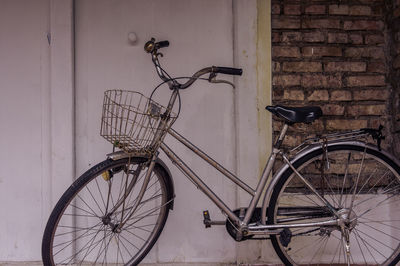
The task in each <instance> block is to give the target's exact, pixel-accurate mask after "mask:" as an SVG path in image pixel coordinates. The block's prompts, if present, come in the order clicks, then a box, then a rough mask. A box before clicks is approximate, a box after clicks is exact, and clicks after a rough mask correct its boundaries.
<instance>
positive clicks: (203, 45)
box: [75, 0, 236, 262]
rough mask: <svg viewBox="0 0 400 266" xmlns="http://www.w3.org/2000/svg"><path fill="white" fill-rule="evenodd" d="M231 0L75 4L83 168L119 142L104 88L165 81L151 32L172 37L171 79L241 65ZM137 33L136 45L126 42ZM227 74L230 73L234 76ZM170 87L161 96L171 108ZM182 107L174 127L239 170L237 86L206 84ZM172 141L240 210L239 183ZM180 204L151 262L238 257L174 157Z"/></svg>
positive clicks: (189, 93)
mask: <svg viewBox="0 0 400 266" xmlns="http://www.w3.org/2000/svg"><path fill="white" fill-rule="evenodd" d="M231 5H232V2H231V1H226V0H220V1H214V0H208V1H195V0H192V1H187V0H179V1H172V0H170V1H160V0H159V1H155V0H152V1H122V0H119V1H108V0H101V1H99V0H85V1H76V21H75V23H76V62H75V64H76V151H77V169H78V171H77V172H78V173H83V172H84V171H85V170H86V169H88V168H89V167H90V166H92V165H94V164H96V163H97V162H99V161H101V160H103V159H105V154H106V153H109V152H111V151H112V146H111V144H109V143H107V142H106V141H105V140H103V139H102V138H101V137H100V136H99V129H100V117H101V108H102V106H101V104H102V99H103V92H104V91H105V90H107V89H128V90H135V91H140V92H142V93H143V94H144V95H146V96H149V95H150V94H151V91H152V89H153V88H154V87H155V86H156V85H157V84H159V83H160V79H159V78H158V76H157V75H156V73H155V69H154V66H153V64H152V62H151V58H150V56H149V55H148V54H146V53H145V52H144V50H143V45H144V43H145V42H146V41H147V40H149V39H150V38H151V37H155V38H157V39H158V40H164V39H167V40H169V41H170V47H168V48H165V49H163V50H161V52H162V53H163V54H164V57H162V58H161V59H160V61H161V63H162V66H163V67H164V68H165V69H166V70H167V71H168V73H170V74H171V75H172V76H189V75H192V74H193V73H194V72H195V71H197V70H199V69H201V68H203V67H207V66H212V65H222V66H232V65H233V36H232V25H233V22H232V6H231ZM130 32H134V33H136V35H137V37H138V42H137V44H132V43H130V42H129V40H128V34H129V33H130ZM228 79H229V77H228ZM168 93H169V90H168V88H167V87H165V86H163V87H161V88H160V89H159V91H157V93H156V96H155V97H156V99H157V101H160V103H162V104H164V105H165V104H166V101H167V100H168V99H167V96H168ZM181 97H182V102H183V104H182V110H181V115H180V119H178V121H177V122H176V124H175V125H174V128H175V129H176V130H178V131H179V132H181V133H182V134H183V135H185V136H187V137H188V138H189V139H191V140H192V141H193V142H194V143H196V144H197V145H198V146H199V147H200V148H202V149H204V150H205V151H207V152H209V154H210V155H211V156H212V157H214V158H215V159H216V160H218V161H220V162H221V163H222V164H223V165H225V166H226V167H227V168H228V169H234V166H235V154H234V152H235V140H234V112H233V109H234V107H233V89H232V88H231V87H230V86H228V85H211V84H209V83H207V82H198V83H197V84H196V85H194V86H193V87H191V88H190V89H188V90H186V91H182V93H181ZM167 144H170V145H171V147H172V148H173V149H174V150H176V151H177V153H178V154H179V155H182V157H184V158H187V159H186V162H187V163H188V164H189V165H190V166H191V167H193V170H195V171H196V172H197V173H198V174H199V175H200V176H201V177H204V181H205V182H207V183H208V184H210V187H212V188H213V189H215V191H216V192H217V193H218V194H219V195H221V197H222V198H223V199H224V200H226V202H227V203H228V205H229V206H234V203H235V189H234V187H233V185H232V184H231V183H230V182H228V181H227V180H225V179H224V178H223V177H221V176H219V175H218V174H217V173H216V172H215V171H213V170H212V169H210V168H206V167H205V166H204V164H203V163H202V162H201V161H199V160H198V159H197V158H195V157H193V156H192V155H191V153H190V152H188V151H187V150H186V149H184V148H183V147H181V146H179V144H177V143H175V142H174V141H173V140H172V139H171V138H167ZM163 158H164V157H163ZM168 165H169V167H170V169H171V171H172V174H173V176H174V182H175V192H176V195H177V196H176V201H175V206H174V210H173V211H172V212H171V214H170V217H169V218H168V221H167V224H166V227H165V229H164V232H163V233H162V234H161V237H160V239H159V241H158V243H157V246H156V247H154V248H153V250H152V252H151V254H149V256H148V257H147V258H146V261H148V262H155V261H161V262H172V261H173V262H196V261H202V262H207V261H209V262H213V261H218V262H223V261H235V258H236V255H235V243H234V241H232V240H231V239H229V236H228V234H227V233H226V232H225V229H224V227H213V228H212V229H209V230H205V229H204V225H203V222H202V219H203V218H202V210H205V209H208V210H210V212H211V215H212V218H213V219H220V220H221V219H225V217H224V216H223V215H221V212H220V211H219V210H218V209H217V208H215V207H214V206H213V204H212V203H211V201H209V200H208V199H207V198H206V196H204V195H203V194H202V193H201V192H200V191H199V190H197V189H196V188H195V186H193V185H192V183H191V182H190V181H188V180H187V179H186V178H185V177H184V176H183V175H182V174H181V173H180V172H179V171H177V170H176V168H175V167H174V166H173V165H172V164H170V163H168Z"/></svg>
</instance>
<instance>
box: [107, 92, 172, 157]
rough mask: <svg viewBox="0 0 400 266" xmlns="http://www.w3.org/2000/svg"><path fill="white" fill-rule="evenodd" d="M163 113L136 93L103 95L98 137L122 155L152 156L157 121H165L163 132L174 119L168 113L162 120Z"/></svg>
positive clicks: (157, 125) (108, 93)
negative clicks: (118, 149) (123, 152)
mask: <svg viewBox="0 0 400 266" xmlns="http://www.w3.org/2000/svg"><path fill="white" fill-rule="evenodd" d="M166 110H167V109H166V108H165V107H163V106H162V105H160V104H158V103H156V102H155V101H153V100H151V99H149V98H147V97H145V96H143V94H141V93H139V92H136V91H125V90H108V91H106V92H104V103H103V113H102V117H101V129H100V135H101V136H102V137H104V138H105V139H106V140H107V141H109V142H111V143H112V144H113V145H114V147H117V148H120V149H122V150H124V151H126V152H146V153H147V152H152V151H153V150H154V146H155V145H156V143H154V136H155V135H156V133H157V132H158V131H161V129H159V125H160V123H161V121H162V120H163V119H164V120H166V123H167V124H166V127H165V128H164V130H167V129H168V128H169V127H170V126H171V125H172V124H173V122H174V121H175V120H176V118H177V116H176V114H174V113H172V112H171V114H170V115H169V117H165V114H166ZM160 133H163V132H160Z"/></svg>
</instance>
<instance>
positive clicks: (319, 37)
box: [303, 31, 325, 42]
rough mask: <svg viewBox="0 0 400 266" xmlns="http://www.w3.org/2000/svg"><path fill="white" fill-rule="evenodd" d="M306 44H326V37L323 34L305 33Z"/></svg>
mask: <svg viewBox="0 0 400 266" xmlns="http://www.w3.org/2000/svg"><path fill="white" fill-rule="evenodd" d="M303 41H304V42H324V41H325V35H324V34H323V33H322V32H318V31H316V32H306V33H303Z"/></svg>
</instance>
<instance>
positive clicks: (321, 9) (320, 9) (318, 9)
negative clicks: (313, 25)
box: [305, 5, 326, 15]
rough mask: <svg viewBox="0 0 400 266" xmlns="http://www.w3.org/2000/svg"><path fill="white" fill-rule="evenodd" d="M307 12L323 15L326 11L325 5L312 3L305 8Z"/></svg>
mask: <svg viewBox="0 0 400 266" xmlns="http://www.w3.org/2000/svg"><path fill="white" fill-rule="evenodd" d="M305 12H306V14H315V15H322V14H325V13H326V6H325V5H312V6H308V7H306V9H305Z"/></svg>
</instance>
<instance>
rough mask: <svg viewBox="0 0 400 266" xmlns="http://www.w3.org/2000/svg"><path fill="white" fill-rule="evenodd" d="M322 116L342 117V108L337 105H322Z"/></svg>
mask: <svg viewBox="0 0 400 266" xmlns="http://www.w3.org/2000/svg"><path fill="white" fill-rule="evenodd" d="M321 108H322V112H323V114H324V115H343V114H344V106H341V105H338V104H324V105H323V106H321Z"/></svg>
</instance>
